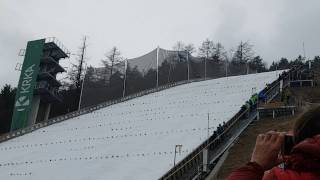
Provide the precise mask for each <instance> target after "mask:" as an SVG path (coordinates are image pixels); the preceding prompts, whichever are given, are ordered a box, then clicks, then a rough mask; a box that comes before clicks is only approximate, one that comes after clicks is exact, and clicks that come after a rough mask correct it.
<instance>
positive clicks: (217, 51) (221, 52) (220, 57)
mask: <svg viewBox="0 0 320 180" xmlns="http://www.w3.org/2000/svg"><path fill="white" fill-rule="evenodd" d="M212 58H213V59H214V60H216V61H218V62H220V61H226V60H227V58H228V57H227V52H226V50H225V49H224V47H223V45H222V44H221V43H219V42H218V43H217V44H215V45H214V48H213V52H212Z"/></svg>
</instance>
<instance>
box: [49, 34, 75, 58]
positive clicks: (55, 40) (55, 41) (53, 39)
mask: <svg viewBox="0 0 320 180" xmlns="http://www.w3.org/2000/svg"><path fill="white" fill-rule="evenodd" d="M51 42H53V43H55V44H56V45H57V46H58V47H59V48H60V49H61V50H62V51H63V52H64V53H66V54H67V56H70V51H69V50H68V49H67V48H66V47H65V46H64V45H63V44H62V42H61V41H59V40H58V39H57V38H56V37H47V38H45V43H51Z"/></svg>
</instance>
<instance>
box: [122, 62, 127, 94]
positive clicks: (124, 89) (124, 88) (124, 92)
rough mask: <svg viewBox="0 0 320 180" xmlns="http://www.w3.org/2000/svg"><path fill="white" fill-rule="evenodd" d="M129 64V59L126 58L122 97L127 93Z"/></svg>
mask: <svg viewBox="0 0 320 180" xmlns="http://www.w3.org/2000/svg"><path fill="white" fill-rule="evenodd" d="M127 66H128V59H125V61H124V80H123V91H122V97H124V96H125V95H126V80H127Z"/></svg>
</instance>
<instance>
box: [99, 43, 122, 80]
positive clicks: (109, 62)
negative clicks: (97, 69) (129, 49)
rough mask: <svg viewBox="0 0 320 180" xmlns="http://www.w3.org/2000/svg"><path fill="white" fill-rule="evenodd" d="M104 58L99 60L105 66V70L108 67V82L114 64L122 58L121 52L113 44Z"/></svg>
mask: <svg viewBox="0 0 320 180" xmlns="http://www.w3.org/2000/svg"><path fill="white" fill-rule="evenodd" d="M105 57H106V59H103V60H101V62H102V64H103V65H104V66H105V68H106V70H107V69H108V68H110V75H109V82H110V80H111V76H112V74H113V70H114V65H115V64H117V63H119V62H120V61H121V60H122V59H123V58H122V57H121V52H120V51H119V49H118V48H117V47H116V46H114V47H113V48H111V50H110V51H109V52H108V53H106V54H105Z"/></svg>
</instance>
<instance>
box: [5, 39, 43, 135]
mask: <svg viewBox="0 0 320 180" xmlns="http://www.w3.org/2000/svg"><path fill="white" fill-rule="evenodd" d="M44 44H45V39H40V40H35V41H29V42H28V44H27V49H26V53H25V57H24V62H23V65H22V70H21V74H20V79H19V84H18V89H17V93H16V99H15V106H14V110H13V116H12V123H11V131H13V130H17V129H20V128H24V127H26V126H28V119H29V114H30V112H31V107H32V98H33V90H34V87H35V85H36V81H37V76H38V72H39V65H40V59H41V57H42V54H43V47H44Z"/></svg>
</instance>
